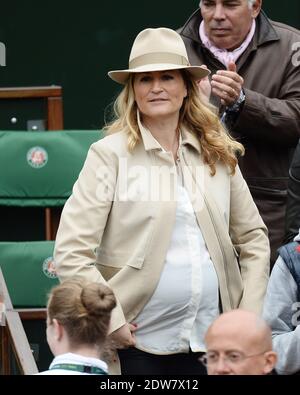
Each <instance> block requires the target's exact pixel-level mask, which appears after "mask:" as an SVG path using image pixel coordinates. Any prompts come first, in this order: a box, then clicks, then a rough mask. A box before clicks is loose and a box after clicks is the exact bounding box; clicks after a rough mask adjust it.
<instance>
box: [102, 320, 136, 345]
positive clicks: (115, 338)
mask: <svg viewBox="0 0 300 395" xmlns="http://www.w3.org/2000/svg"><path fill="white" fill-rule="evenodd" d="M136 330H137V327H136V325H133V324H128V323H126V324H125V325H123V326H121V328H119V329H117V330H116V331H114V332H112V333H111V334H110V336H109V338H110V340H111V343H112V346H113V347H114V348H118V349H122V348H128V347H134V346H135V334H134V332H135V331H136Z"/></svg>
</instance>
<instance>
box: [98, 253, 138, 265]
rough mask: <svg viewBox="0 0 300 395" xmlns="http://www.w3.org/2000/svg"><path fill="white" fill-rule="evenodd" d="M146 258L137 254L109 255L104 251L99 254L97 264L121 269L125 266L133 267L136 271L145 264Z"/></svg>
mask: <svg viewBox="0 0 300 395" xmlns="http://www.w3.org/2000/svg"><path fill="white" fill-rule="evenodd" d="M144 260H145V257H144V256H137V255H136V254H134V253H133V254H131V255H127V254H118V255H117V254H107V253H105V252H103V251H101V252H98V253H97V264H99V265H102V266H109V267H113V268H116V269H121V268H122V267H125V266H131V267H133V268H135V269H141V268H142V266H143V263H144Z"/></svg>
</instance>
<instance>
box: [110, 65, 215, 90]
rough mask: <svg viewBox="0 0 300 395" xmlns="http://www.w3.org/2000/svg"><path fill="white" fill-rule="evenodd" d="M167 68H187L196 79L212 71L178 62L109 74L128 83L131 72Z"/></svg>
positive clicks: (145, 71)
mask: <svg viewBox="0 0 300 395" xmlns="http://www.w3.org/2000/svg"><path fill="white" fill-rule="evenodd" d="M165 70H186V71H188V72H189V73H190V74H191V77H192V78H193V79H195V80H200V79H201V78H204V77H207V76H208V75H209V74H210V71H209V70H208V69H206V68H205V67H203V66H184V65H182V66H180V65H178V64H166V63H163V64H147V65H145V66H141V67H137V68H135V69H128V70H114V71H109V72H108V76H109V77H110V78H111V79H112V80H114V81H116V82H118V83H119V84H123V85H124V84H126V82H127V80H128V78H129V76H130V74H134V73H147V72H150V71H165Z"/></svg>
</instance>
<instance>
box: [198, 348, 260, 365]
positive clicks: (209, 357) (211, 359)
mask: <svg viewBox="0 0 300 395" xmlns="http://www.w3.org/2000/svg"><path fill="white" fill-rule="evenodd" d="M266 352H267V351H263V352H260V353H258V354H251V355H245V354H243V353H240V352H237V351H232V352H229V353H228V354H226V355H225V356H224V357H223V361H224V362H225V363H226V364H229V365H236V364H239V363H241V362H243V361H244V360H245V359H248V358H253V357H258V356H259V355H263V354H265V353H266ZM219 360H220V354H219V353H217V352H207V353H206V354H204V355H203V356H202V357H200V358H199V361H201V362H202V363H203V365H204V366H208V365H214V364H216V363H218V362H219Z"/></svg>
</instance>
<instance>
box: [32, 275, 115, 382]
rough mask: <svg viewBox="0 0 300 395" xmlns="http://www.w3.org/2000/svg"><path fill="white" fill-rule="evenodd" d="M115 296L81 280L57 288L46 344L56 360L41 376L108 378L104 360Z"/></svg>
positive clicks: (52, 296) (50, 308) (52, 298)
mask: <svg viewBox="0 0 300 395" xmlns="http://www.w3.org/2000/svg"><path fill="white" fill-rule="evenodd" d="M115 306H116V300H115V296H114V294H113V292H112V290H111V289H110V288H108V287H107V286H105V285H102V284H99V283H95V282H87V281H82V280H79V279H73V280H67V281H64V282H63V283H61V284H60V285H58V286H56V287H54V288H53V289H52V290H51V292H50V295H49V300H48V306H47V341H48V344H49V347H50V349H51V351H52V353H53V354H54V356H55V358H54V360H53V361H52V363H51V365H50V367H49V370H47V371H44V372H41V373H39V374H47V375H64V374H65V375H69V374H70V375H74V374H98V375H107V374H108V369H107V365H106V363H105V362H104V361H103V360H101V356H102V355H103V351H104V345H105V341H106V337H107V332H108V328H109V324H110V316H111V311H112V309H113V308H114V307H115Z"/></svg>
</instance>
